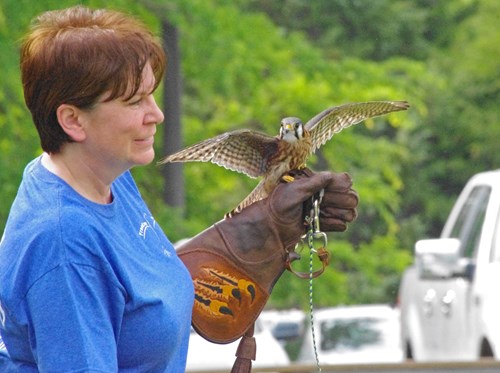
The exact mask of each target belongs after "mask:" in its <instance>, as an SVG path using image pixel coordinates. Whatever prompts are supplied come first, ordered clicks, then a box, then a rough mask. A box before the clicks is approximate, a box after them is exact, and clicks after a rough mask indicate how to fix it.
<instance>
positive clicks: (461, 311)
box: [436, 185, 491, 360]
mask: <svg viewBox="0 0 500 373" xmlns="http://www.w3.org/2000/svg"><path fill="white" fill-rule="evenodd" d="M490 194H491V188H490V187H489V186H485V185H478V186H475V187H474V188H472V189H471V191H470V193H469V194H468V196H467V198H466V200H465V202H464V204H463V205H462V208H461V209H460V211H459V213H458V214H457V215H456V219H455V221H454V223H453V225H452V228H451V230H450V232H449V236H448V237H450V238H458V239H460V242H461V245H460V260H459V262H460V263H461V267H463V268H466V269H467V270H466V271H465V273H467V272H468V271H469V272H470V273H467V275H466V276H463V275H459V276H457V277H452V278H450V279H446V280H444V281H442V282H441V284H439V287H438V289H436V293H437V294H436V295H437V300H438V307H439V311H438V312H436V317H437V325H438V328H439V344H440V347H439V349H440V350H441V353H442V357H443V359H450V360H470V359H474V358H475V357H476V354H477V346H476V345H475V342H474V338H473V336H474V335H476V334H477V325H478V321H477V320H478V316H477V303H476V302H475V295H474V293H473V289H474V286H473V281H474V273H473V271H474V269H475V264H476V262H477V255H478V249H479V245H480V244H481V236H482V235H481V234H482V227H483V223H484V220H485V215H486V209H487V207H488V201H489V197H490Z"/></svg>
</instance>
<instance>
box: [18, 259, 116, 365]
mask: <svg viewBox="0 0 500 373" xmlns="http://www.w3.org/2000/svg"><path fill="white" fill-rule="evenodd" d="M25 301H26V307H27V309H28V314H29V315H31V316H29V317H31V320H30V324H31V325H30V326H31V327H32V330H31V331H30V338H31V349H32V353H33V356H34V357H35V360H37V362H38V368H39V370H40V371H65V370H69V369H70V368H71V371H82V372H116V371H117V370H118V367H117V353H116V350H117V347H116V346H117V341H118V338H119V333H120V330H119V326H120V324H121V317H122V316H121V315H123V308H124V304H125V296H124V293H123V290H122V289H120V288H119V287H118V286H117V285H116V283H113V281H110V279H109V278H107V275H106V273H105V272H104V271H102V270H99V269H97V268H94V267H92V266H89V265H81V264H74V263H68V264H64V265H60V266H58V267H56V268H54V269H53V270H52V271H50V272H48V273H47V274H45V275H44V276H43V277H42V278H40V279H39V280H38V281H37V282H36V283H35V284H34V285H33V286H32V287H31V289H30V290H29V292H28V294H27V296H26V298H25ZM30 311H31V312H30Z"/></svg>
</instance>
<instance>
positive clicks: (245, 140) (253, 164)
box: [160, 130, 278, 177]
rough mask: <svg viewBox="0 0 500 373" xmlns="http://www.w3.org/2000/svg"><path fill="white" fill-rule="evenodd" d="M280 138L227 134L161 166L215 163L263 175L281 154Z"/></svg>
mask: <svg viewBox="0 0 500 373" xmlns="http://www.w3.org/2000/svg"><path fill="white" fill-rule="evenodd" d="M277 148H278V140H277V138H276V137H271V136H267V135H265V134H262V133H259V132H255V131H251V130H237V131H232V132H226V133H223V134H221V135H219V136H216V137H212V138H210V139H207V140H204V141H202V142H200V143H198V144H195V145H192V146H190V147H187V148H186V149H183V150H181V151H179V152H177V153H174V154H172V155H169V156H167V157H166V158H164V159H163V160H161V161H160V163H169V162H212V163H215V164H217V165H219V166H222V167H225V168H227V169H229V170H232V171H237V172H241V173H244V174H246V175H248V176H250V177H258V176H262V175H263V174H264V172H265V171H266V167H267V159H268V158H269V156H270V155H272V154H273V153H274V152H276V151H277Z"/></svg>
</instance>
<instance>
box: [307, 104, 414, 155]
mask: <svg viewBox="0 0 500 373" xmlns="http://www.w3.org/2000/svg"><path fill="white" fill-rule="evenodd" d="M408 107H409V105H408V102H406V101H370V102H358V103H352V104H345V105H341V106H335V107H331V108H329V109H326V110H323V111H322V112H320V113H319V114H317V115H316V116H314V117H313V118H312V119H310V120H309V121H308V122H307V123H306V124H305V126H304V128H305V129H306V130H308V131H309V133H310V135H311V141H312V149H311V153H313V152H314V151H316V149H318V148H319V147H320V146H321V145H323V144H324V143H326V142H327V141H328V140H330V139H331V138H332V136H333V135H335V134H336V133H338V132H340V131H342V130H343V129H344V128H346V127H349V126H351V125H353V124H357V123H359V122H361V121H363V120H365V119H368V118H372V117H376V116H379V115H384V114H387V113H390V112H393V111H401V110H406V109H408Z"/></svg>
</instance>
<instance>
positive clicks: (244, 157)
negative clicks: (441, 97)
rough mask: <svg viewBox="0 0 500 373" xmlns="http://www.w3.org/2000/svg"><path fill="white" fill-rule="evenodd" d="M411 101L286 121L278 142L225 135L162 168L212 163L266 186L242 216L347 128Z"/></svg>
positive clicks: (348, 107)
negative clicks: (304, 119)
mask: <svg viewBox="0 0 500 373" xmlns="http://www.w3.org/2000/svg"><path fill="white" fill-rule="evenodd" d="M408 107H409V105H408V102H406V101H370V102H358V103H350V104H345V105H341V106H335V107H331V108H329V109H326V110H324V111H322V112H320V113H319V114H317V115H316V116H314V117H313V118H312V119H310V120H309V121H308V122H307V123H306V124H305V125H304V124H302V121H301V120H300V119H299V118H296V117H287V118H283V119H282V120H281V128H280V133H279V135H278V136H268V135H266V134H263V133H260V132H257V131H252V130H248V129H244V130H236V131H231V132H226V133H223V134H221V135H218V136H215V137H212V138H210V139H207V140H204V141H202V142H200V143H197V144H195V145H192V146H189V147H187V148H185V149H183V150H181V151H179V152H177V153H174V154H172V155H169V156H167V157H165V158H164V159H163V160H161V161H160V163H169V162H195V161H198V162H212V163H215V164H217V165H219V166H222V167H225V168H227V169H229V170H233V171H237V172H241V173H244V174H246V175H248V176H250V177H253V178H256V177H259V176H262V177H263V178H262V180H261V182H260V183H259V184H258V185H257V186H256V187H255V189H254V190H253V191H252V192H251V193H250V194H249V195H248V196H247V197H246V198H245V199H244V200H243V201H242V202H241V203H240V204H239V205H238V206H237V207H236V208H235V209H234V210H233V212H239V211H241V209H243V208H245V207H246V206H249V205H250V204H252V203H254V202H256V201H258V200H261V199H263V198H266V197H267V196H268V195H269V194H270V193H271V191H272V190H273V189H274V188H275V187H276V186H277V185H278V183H279V182H280V180H281V179H283V180H285V181H292V180H293V178H292V177H291V176H289V175H287V174H288V172H289V171H290V170H294V169H301V168H304V167H305V166H306V161H307V158H308V157H309V155H311V154H312V153H314V152H315V151H316V149H318V148H319V147H320V146H322V145H323V144H325V143H326V142H327V141H328V140H330V139H331V138H332V136H333V135H334V134H336V133H338V132H340V131H342V130H343V129H344V128H346V127H349V126H351V125H353V124H357V123H359V122H361V121H363V120H365V119H368V118H372V117H376V116H379V115H383V114H387V113H390V112H393V111H401V110H406V109H408Z"/></svg>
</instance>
